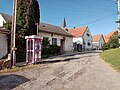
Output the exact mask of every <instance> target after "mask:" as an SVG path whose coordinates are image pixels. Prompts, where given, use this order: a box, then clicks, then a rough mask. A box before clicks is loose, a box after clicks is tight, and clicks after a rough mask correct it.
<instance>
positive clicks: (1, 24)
mask: <svg viewBox="0 0 120 90" xmlns="http://www.w3.org/2000/svg"><path fill="white" fill-rule="evenodd" d="M3 22H4V23H6V21H5V20H4V18H3V16H2V15H1V14H0V27H2V26H3Z"/></svg>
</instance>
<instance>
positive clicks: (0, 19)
mask: <svg viewBox="0 0 120 90" xmlns="http://www.w3.org/2000/svg"><path fill="white" fill-rule="evenodd" d="M11 20H12V16H11V15H8V14H4V13H0V27H2V26H3V24H4V23H6V22H12V21H11Z"/></svg>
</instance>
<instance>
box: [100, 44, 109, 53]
mask: <svg viewBox="0 0 120 90" xmlns="http://www.w3.org/2000/svg"><path fill="white" fill-rule="evenodd" d="M101 49H102V51H104V50H108V49H110V45H109V44H108V43H105V44H103V46H102V48H101Z"/></svg>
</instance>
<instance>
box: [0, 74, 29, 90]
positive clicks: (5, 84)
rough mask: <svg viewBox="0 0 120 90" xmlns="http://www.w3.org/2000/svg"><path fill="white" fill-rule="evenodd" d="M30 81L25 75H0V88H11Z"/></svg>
mask: <svg viewBox="0 0 120 90" xmlns="http://www.w3.org/2000/svg"><path fill="white" fill-rule="evenodd" d="M28 81H30V80H29V79H27V78H26V77H23V76H20V75H15V74H9V75H1V76H0V90H11V89H13V88H15V87H17V86H19V85H21V84H23V83H25V82H28Z"/></svg>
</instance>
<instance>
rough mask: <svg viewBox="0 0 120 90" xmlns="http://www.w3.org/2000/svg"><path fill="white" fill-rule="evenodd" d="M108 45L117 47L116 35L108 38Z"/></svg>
mask: <svg viewBox="0 0 120 90" xmlns="http://www.w3.org/2000/svg"><path fill="white" fill-rule="evenodd" d="M108 43H109V45H110V48H118V47H119V39H118V35H113V36H112V37H111V38H110V40H109V42H108Z"/></svg>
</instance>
